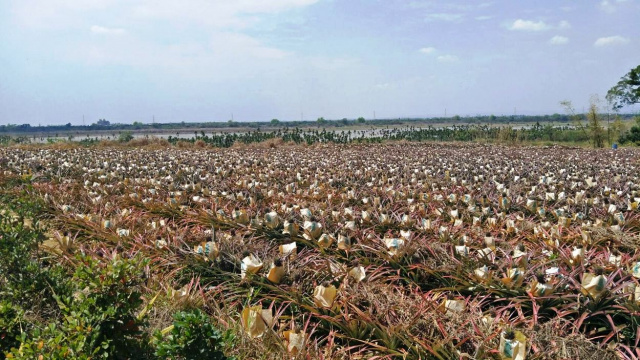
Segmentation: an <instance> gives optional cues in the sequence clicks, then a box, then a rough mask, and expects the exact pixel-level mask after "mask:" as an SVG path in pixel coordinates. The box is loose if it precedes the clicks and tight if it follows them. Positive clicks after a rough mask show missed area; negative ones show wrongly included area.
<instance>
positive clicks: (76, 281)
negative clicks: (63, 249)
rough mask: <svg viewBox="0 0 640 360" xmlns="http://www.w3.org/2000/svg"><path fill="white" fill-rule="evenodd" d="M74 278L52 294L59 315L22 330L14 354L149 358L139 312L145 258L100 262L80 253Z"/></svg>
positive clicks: (146, 340)
mask: <svg viewBox="0 0 640 360" xmlns="http://www.w3.org/2000/svg"><path fill="white" fill-rule="evenodd" d="M77 260H78V261H79V265H78V267H77V269H76V271H75V273H74V274H73V277H72V278H71V281H70V282H71V283H72V284H73V292H72V293H71V294H69V295H65V296H61V295H54V297H55V298H56V301H57V304H58V307H59V311H60V313H61V315H62V316H61V318H60V319H50V320H52V321H51V322H50V323H49V324H47V325H44V326H43V325H41V326H40V327H39V328H36V329H34V330H33V331H32V332H30V333H27V332H22V334H21V341H20V342H21V343H20V348H19V349H15V348H14V349H12V350H11V355H10V357H13V358H23V359H35V358H38V357H39V356H40V355H42V356H44V357H45V358H52V359H59V358H73V359H85V358H105V359H106V358H115V359H146V358H149V354H150V353H151V350H150V347H149V345H148V344H149V337H148V335H147V334H146V333H145V332H144V331H143V330H144V326H145V325H146V324H145V322H144V320H143V319H140V318H139V317H138V316H137V314H138V311H139V309H140V307H141V305H142V298H141V293H140V286H141V285H142V281H143V276H142V275H143V272H142V269H143V267H144V266H145V265H146V263H147V261H146V260H144V261H140V260H137V259H130V260H129V259H127V260H119V259H115V260H111V261H108V262H99V261H96V260H93V259H91V258H89V257H78V258H77ZM56 320H57V321H56Z"/></svg>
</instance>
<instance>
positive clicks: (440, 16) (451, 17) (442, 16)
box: [425, 13, 464, 22]
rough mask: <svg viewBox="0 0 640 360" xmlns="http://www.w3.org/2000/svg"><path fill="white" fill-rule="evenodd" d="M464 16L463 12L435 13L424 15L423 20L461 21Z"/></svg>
mask: <svg viewBox="0 0 640 360" xmlns="http://www.w3.org/2000/svg"><path fill="white" fill-rule="evenodd" d="M463 17H464V15H463V14H454V13H436V14H429V15H427V16H426V18H425V20H426V21H427V22H429V21H448V22H458V21H461V20H462V18H463Z"/></svg>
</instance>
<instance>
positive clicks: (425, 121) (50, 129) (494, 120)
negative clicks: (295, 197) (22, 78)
mask: <svg viewBox="0 0 640 360" xmlns="http://www.w3.org/2000/svg"><path fill="white" fill-rule="evenodd" d="M618 116H620V118H621V119H622V120H628V119H631V118H633V116H634V115H633V114H619V115H618ZM572 118H573V117H572V115H571V114H553V115H501V116H496V115H476V116H466V117H463V116H458V115H455V116H452V117H431V118H396V119H375V120H374V119H368V120H367V119H365V118H363V117H360V118H357V119H347V118H343V119H339V120H328V119H325V118H324V117H320V118H318V119H317V120H315V121H312V120H308V121H307V120H305V121H299V120H298V121H281V120H278V119H272V120H271V121H266V122H260V121H252V122H237V121H226V122H184V121H182V122H176V123H151V124H149V123H146V124H145V123H142V122H139V121H136V122H134V123H133V124H118V123H115V124H112V123H111V122H109V121H108V120H106V119H100V120H98V121H97V122H96V123H93V124H91V125H71V123H67V124H65V125H47V126H31V125H30V124H22V125H16V124H8V125H0V133H14V134H17V133H51V134H54V133H69V132H91V131H121V130H122V131H133V130H136V131H146V132H153V131H163V130H182V129H222V128H251V129H257V128H282V127H286V128H292V129H293V128H297V127H318V128H320V127H322V128H341V127H348V126H354V125H363V124H366V125H372V126H395V125H409V126H411V125H413V126H420V125H434V124H443V123H451V124H456V125H463V124H467V125H480V124H495V125H508V124H513V123H530V124H535V123H540V124H547V123H552V122H553V123H567V124H569V123H570V122H571V121H572Z"/></svg>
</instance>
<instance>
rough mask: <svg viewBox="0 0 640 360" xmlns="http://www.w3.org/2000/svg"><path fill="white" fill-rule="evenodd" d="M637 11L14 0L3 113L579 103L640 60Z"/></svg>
mask: <svg viewBox="0 0 640 360" xmlns="http://www.w3.org/2000/svg"><path fill="white" fill-rule="evenodd" d="M638 14H640V0H605V1H587V0H584V1H578V0H540V1H535V2H534V1H485V2H483V1H474V2H471V1H427V0H415V1H400V0H366V1H365V0H229V1H222V0H181V1H175V0H138V1H134V0H3V1H1V2H0V67H1V69H2V70H1V71H0V124H6V123H14V124H16V123H17V124H21V123H31V124H32V125H37V124H43V125H44V124H63V123H67V122H71V123H72V124H82V116H83V115H84V116H85V119H86V122H87V124H89V123H91V122H95V121H96V120H97V119H99V118H106V119H108V120H110V121H112V122H121V123H131V122H133V121H142V122H151V120H152V117H153V116H154V115H155V119H156V121H157V122H173V121H187V122H189V121H226V120H228V119H230V118H231V114H233V117H234V119H235V120H236V121H268V120H270V119H272V118H278V119H281V120H297V119H300V118H301V116H302V117H304V119H316V118H318V117H321V116H322V117H325V118H328V119H335V118H343V117H347V118H355V117H359V116H364V117H365V118H372V117H373V113H374V111H375V113H376V117H377V118H396V117H406V116H411V117H415V116H441V115H443V114H444V112H445V109H447V115H449V116H453V115H460V116H467V115H476V114H496V115H499V114H512V113H513V112H514V110H515V111H516V112H517V113H518V114H551V113H555V112H558V113H561V112H563V109H562V108H561V107H560V106H559V101H561V100H565V99H567V100H571V101H573V103H574V105H575V107H576V108H577V109H578V110H581V109H582V107H583V106H586V105H587V103H588V100H589V98H590V96H591V95H592V94H600V96H601V97H604V94H605V93H606V91H607V90H608V89H609V88H610V87H611V86H613V85H614V84H615V83H616V82H617V81H618V80H619V78H620V77H621V76H623V75H624V74H625V73H627V72H628V71H629V70H630V69H631V68H632V67H635V66H637V65H639V64H640V22H639V21H638ZM630 110H633V111H637V110H640V107H637V106H636V107H635V108H632V109H630Z"/></svg>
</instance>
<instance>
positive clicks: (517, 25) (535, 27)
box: [509, 19, 551, 31]
mask: <svg viewBox="0 0 640 360" xmlns="http://www.w3.org/2000/svg"><path fill="white" fill-rule="evenodd" d="M550 28H551V26H549V25H548V24H547V23H545V22H544V21H532V20H523V19H518V20H516V21H514V22H513V24H511V26H509V30H517V31H545V30H549V29H550Z"/></svg>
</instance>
